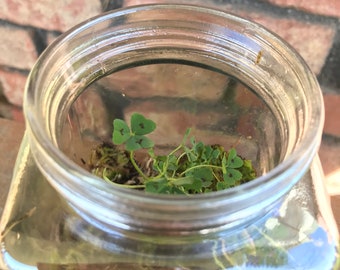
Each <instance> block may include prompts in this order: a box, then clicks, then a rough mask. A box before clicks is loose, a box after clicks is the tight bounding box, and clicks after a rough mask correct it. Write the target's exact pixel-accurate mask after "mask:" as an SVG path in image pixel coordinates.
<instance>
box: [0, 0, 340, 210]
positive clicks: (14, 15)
mask: <svg viewBox="0 0 340 270" xmlns="http://www.w3.org/2000/svg"><path fill="white" fill-rule="evenodd" d="M150 3H186V4H195V5H203V6H208V7H213V8H217V9H221V10H224V11H227V12H231V13H234V14H236V15H240V16H242V17H245V18H248V19H250V20H253V21H255V22H258V23H260V24H262V25H264V26H265V27H267V28H268V29H270V30H271V31H273V32H275V33H276V34H278V35H279V36H281V37H282V38H283V39H285V40H286V41H287V42H288V43H290V44H291V45H292V46H293V47H294V48H295V49H296V50H297V51H298V52H299V53H300V54H301V55H302V57H303V58H304V59H305V60H306V62H307V63H308V65H309V66H310V68H311V70H312V71H313V72H314V73H315V75H316V76H317V78H318V80H319V82H320V85H321V88H322V92H323V95H324V103H325V109H326V121H325V126H324V134H323V140H322V145H321V149H320V158H321V161H322V164H323V168H324V171H325V174H326V183H327V187H328V191H329V193H330V194H331V195H333V197H332V200H333V202H334V200H337V201H339V203H340V199H339V198H340V196H338V195H340V1H339V0H324V1H322V3H321V2H320V1H319V0H174V1H172V0H59V1H52V0H0V117H1V118H6V119H8V120H12V121H15V122H18V123H22V126H23V125H24V117H23V114H22V102H23V92H24V86H25V82H26V79H27V76H28V74H29V71H30V69H31V68H32V66H33V65H34V63H35V61H36V60H37V58H38V57H39V55H40V54H41V53H42V52H43V51H44V49H45V48H46V47H47V46H48V45H49V44H50V43H51V42H53V40H54V39H55V38H56V37H57V36H59V35H60V34H61V33H63V32H65V31H67V30H68V29H69V28H71V27H72V26H74V25H76V24H78V23H80V22H82V21H84V20H86V19H88V18H90V17H93V16H95V15H98V14H101V13H103V12H106V11H109V10H113V9H117V8H121V7H126V6H132V5H140V4H150ZM1 128H2V127H1V126H0V130H1ZM1 134H3V132H2V133H1ZM0 139H1V140H5V139H6V138H4V137H1V138H0ZM337 210H338V211H336V212H338V213H340V208H339V209H337Z"/></svg>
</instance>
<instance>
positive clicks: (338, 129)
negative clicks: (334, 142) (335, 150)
mask: <svg viewBox="0 0 340 270" xmlns="http://www.w3.org/2000/svg"><path fill="white" fill-rule="evenodd" d="M324 103H325V126H324V133H326V134H330V135H334V136H337V137H339V138H340V117H339V116H340V95H336V94H325V95H324ZM339 156H340V155H339ZM339 164H340V162H339Z"/></svg>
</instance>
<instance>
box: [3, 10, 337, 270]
mask: <svg viewBox="0 0 340 270" xmlns="http://www.w3.org/2000/svg"><path fill="white" fill-rule="evenodd" d="M24 112H25V119H26V132H25V136H24V139H23V141H22V145H21V149H20V152H19V155H18V157H17V161H16V167H15V171H14V176H13V180H12V184H11V188H10V192H9V195H8V199H7V203H6V206H5V210H4V214H3V216H2V220H1V262H0V266H1V268H2V269H15V270H17V269H106V270H107V269H159V270H162V269H169V270H170V269H172V270H175V269H176V270H178V269H183V270H184V269H209V270H214V269H216V270H217V269H322V270H325V269H339V264H338V263H337V259H338V232H337V228H336V225H335V222H334V218H333V215H332V211H331V208H330V204H329V200H328V197H327V194H326V191H325V188H324V185H323V172H322V168H321V166H320V163H319V159H318V155H317V152H318V147H319V144H320V141H321V134H322V127H323V120H324V119H323V118H324V112H323V103H322V94H321V91H320V89H319V86H318V83H317V81H316V79H315V77H314V75H313V74H312V72H311V71H310V69H309V68H308V67H307V65H306V64H305V62H304V61H303V60H302V58H301V57H300V56H299V55H298V54H297V53H296V52H295V51H294V50H293V49H292V48H291V47H290V46H289V45H288V44H287V43H285V42H284V41H282V40H281V39H280V38H279V37H277V36H276V35H275V34H273V33H270V32H269V31H268V30H266V29H264V28H263V27H262V26H260V25H258V24H255V23H253V22H250V21H248V20H245V19H243V18H239V17H237V16H234V15H231V14H227V13H225V12H222V11H218V10H212V9H207V8H203V7H197V6H188V5H146V6H137V7H131V8H126V9H119V10H115V11H112V12H109V13H106V14H103V15H100V16H98V17H95V18H93V19H91V20H88V21H86V22H84V23H82V24H80V25H78V26H76V27H74V28H73V29H71V30H70V31H68V32H66V33H65V34H63V35H61V36H60V37H59V38H58V39H57V40H56V41H55V42H54V43H53V44H52V45H50V46H49V47H48V48H47V49H46V51H45V52H44V53H43V54H42V55H41V57H40V58H39V60H38V61H37V63H36V65H35V66H34V68H33V69H32V71H31V73H30V76H29V79H28V83H27V86H26V94H25V103H24ZM136 115H137V116H138V117H140V115H143V117H145V118H141V119H142V120H143V121H144V122H142V124H141V125H140V127H144V124H145V125H151V124H150V123H154V124H155V125H157V128H156V129H154V128H152V130H153V132H152V133H151V134H150V139H151V140H152V142H154V143H153V145H152V146H153V152H152V153H158V154H159V155H164V153H169V151H171V150H169V149H173V148H174V147H175V148H176V145H178V143H180V145H181V146H182V147H183V149H187V148H184V147H186V142H183V136H184V137H185V136H186V134H188V130H190V136H192V137H191V139H189V144H190V143H191V144H193V145H196V142H203V143H204V144H205V145H208V146H211V148H212V149H217V148H218V149H220V148H219V147H223V149H233V150H230V152H229V154H230V153H236V152H237V154H238V155H239V157H242V159H243V160H244V161H245V160H248V161H250V162H251V164H252V166H253V168H254V171H255V172H256V177H254V179H252V180H249V181H245V182H244V183H240V184H238V185H234V186H231V187H230V188H225V189H223V188H218V190H210V189H208V188H207V189H206V190H205V191H206V192H202V193H199V194H192V192H191V193H189V194H170V193H169V192H163V193H162V194H157V193H156V194H155V193H152V192H145V191H144V190H139V189H138V188H126V187H125V186H123V185H121V184H119V185H117V184H113V183H110V181H107V179H103V178H102V177H99V176H98V175H97V174H94V173H93V167H94V166H93V155H94V154H93V153H94V151H96V150H95V149H98V146H100V145H110V143H112V136H113V134H114V132H116V133H117V130H115V128H114V123H116V124H117V123H120V125H121V126H120V127H121V129H119V130H118V131H119V132H120V134H121V135H122V136H123V135H124V136H125V134H126V133H125V130H129V129H128V128H129V127H128V128H127V127H126V126H128V124H126V125H125V124H122V123H123V122H124V121H126V122H124V123H128V122H129V121H130V120H129V119H130V118H131V119H133V118H136ZM117 119H119V120H117ZM115 121H116V122H115ZM147 121H152V122H147ZM131 124H132V125H133V121H131ZM151 126H152V127H153V124H152V125H151ZM132 129H134V128H133V127H132ZM135 130H136V128H135ZM128 133H129V132H128ZM135 133H136V132H135ZM135 133H133V136H134V135H136V134H137V133H136V134H135ZM129 134H130V133H129ZM131 134H132V133H131ZM116 135H117V134H116ZM118 135H119V134H118ZM137 135H138V136H139V135H142V136H144V133H143V134H142V133H141V134H137ZM129 136H130V135H129ZM129 136H128V137H129ZM131 136H132V135H131ZM131 136H130V137H131ZM130 137H129V138H130ZM193 138H194V139H193ZM139 139H140V138H139ZM124 140H125V139H124ZM126 140H128V139H126ZM140 142H142V141H140ZM145 148H148V147H145ZM130 149H131V148H130ZM95 153H96V152H95ZM95 155H96V154H95ZM165 155H166V154H165ZM230 155H231V154H230ZM97 156H98V155H97ZM136 159H138V158H137V157H136ZM224 160H225V161H224V163H223V162H222V165H223V166H222V167H221V168H222V169H221V170H228V166H229V165H228V164H229V163H228V162H229V161H226V160H227V159H226V158H225V159H224ZM168 161H169V160H167V162H168ZM237 162H239V161H237ZM162 164H164V162H163V163H162ZM226 164H227V165H226ZM224 165H225V166H224ZM150 168H151V167H150ZM230 168H236V169H238V167H237V166H236V165H235V166H234V167H230ZM214 172H215V171H214ZM243 174H244V173H243ZM183 175H185V176H186V174H183ZM190 177H191V178H190V179H191V180H192V181H196V180H197V179H196V178H195V177H196V176H195V175H194V174H192V175H190ZM104 178H105V177H104ZM185 179H186V180H188V179H189V178H185ZM191 180H190V181H191ZM183 181H184V180H183ZM195 183H196V182H195ZM200 187H201V189H202V185H201V186H200Z"/></svg>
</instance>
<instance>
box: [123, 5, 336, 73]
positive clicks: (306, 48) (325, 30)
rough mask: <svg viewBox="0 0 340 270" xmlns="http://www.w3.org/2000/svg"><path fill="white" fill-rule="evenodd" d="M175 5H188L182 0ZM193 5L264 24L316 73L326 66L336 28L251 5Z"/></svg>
mask: <svg viewBox="0 0 340 270" xmlns="http://www.w3.org/2000/svg"><path fill="white" fill-rule="evenodd" d="M315 1H316V0H315ZM167 2H168V1H166V0H126V1H125V5H137V4H150V3H167ZM176 2H180V3H187V1H183V0H182V1H176ZM306 2H307V1H306ZM190 3H192V2H190ZM339 3H340V2H339ZM194 4H200V5H203V6H210V7H213V8H218V9H221V10H224V11H227V12H231V13H233V14H236V15H239V16H241V17H244V18H247V19H249V20H252V21H255V22H257V23H260V24H262V25H264V26H265V27H267V28H268V29H270V30H271V31H273V32H274V33H276V34H277V35H279V36H280V37H282V38H283V39H284V40H286V41H287V42H288V43H289V44H290V45H292V46H293V47H294V48H295V49H296V50H297V51H298V52H299V53H300V54H301V56H302V57H303V58H304V59H305V60H306V62H307V64H308V65H309V66H310V68H311V70H312V71H313V72H314V73H316V74H318V73H319V72H320V71H321V69H322V67H323V65H324V63H325V60H326V57H327V56H328V53H329V50H330V48H331V47H332V44H333V39H334V36H335V33H336V27H335V25H330V26H325V25H322V24H313V23H308V22H302V21H298V20H294V19H285V18H278V17H273V16H271V15H270V14H268V13H263V12H255V11H253V10H252V7H251V5H248V6H243V7H241V6H239V5H237V6H236V5H231V4H214V2H210V1H209V2H207V1H204V0H200V1H199V0H195V1H194Z"/></svg>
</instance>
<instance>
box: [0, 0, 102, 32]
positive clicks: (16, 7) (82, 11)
mask: <svg viewBox="0 0 340 270" xmlns="http://www.w3.org/2000/svg"><path fill="white" fill-rule="evenodd" d="M100 12H101V4H100V0H91V1H86V0H63V1H45V0H25V1H22V0H4V1H2V3H1V8H0V18H2V19H5V20H9V21H12V22H14V23H17V24H22V25H32V26H35V27H39V28H43V29H48V30H58V31H65V30H67V29H69V28H70V27H72V26H74V25H75V24H78V23H80V22H82V21H84V20H86V19H88V18H89V17H92V16H94V15H97V14H99V13H100Z"/></svg>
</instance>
